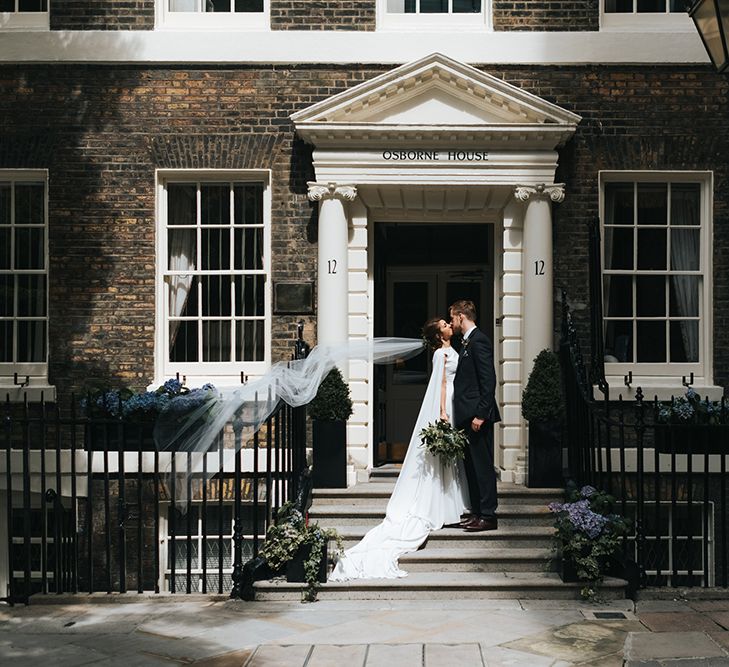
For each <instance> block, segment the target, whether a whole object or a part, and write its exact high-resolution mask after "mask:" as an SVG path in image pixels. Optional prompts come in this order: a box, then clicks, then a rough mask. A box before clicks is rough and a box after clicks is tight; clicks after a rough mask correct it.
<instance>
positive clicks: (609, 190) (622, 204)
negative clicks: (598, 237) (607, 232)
mask: <svg viewBox="0 0 729 667" xmlns="http://www.w3.org/2000/svg"><path fill="white" fill-rule="evenodd" d="M634 191H635V188H634V186H633V184H632V183H606V184H605V224H606V225H632V224H633V223H634V222H635V220H634V215H633V210H634V204H635V202H634V196H633V195H634Z"/></svg>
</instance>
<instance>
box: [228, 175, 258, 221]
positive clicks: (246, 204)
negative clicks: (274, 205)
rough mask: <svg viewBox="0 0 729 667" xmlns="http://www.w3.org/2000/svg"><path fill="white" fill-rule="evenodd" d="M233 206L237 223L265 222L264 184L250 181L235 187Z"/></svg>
mask: <svg viewBox="0 0 729 667" xmlns="http://www.w3.org/2000/svg"><path fill="white" fill-rule="evenodd" d="M233 197H234V201H233V206H234V210H235V219H234V221H233V224H236V225H261V224H263V186H262V185H261V184H260V183H248V184H245V185H241V184H238V185H235V186H234V187H233Z"/></svg>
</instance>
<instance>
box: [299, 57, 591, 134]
mask: <svg viewBox="0 0 729 667" xmlns="http://www.w3.org/2000/svg"><path fill="white" fill-rule="evenodd" d="M291 118H292V120H293V121H294V123H295V125H296V128H297V130H298V131H299V134H301V135H302V136H303V137H304V138H305V139H307V140H309V141H311V142H312V143H314V144H316V143H318V141H317V139H319V140H321V139H324V138H326V137H328V139H329V141H331V140H332V139H334V138H335V136H336V135H340V134H341V133H342V132H343V131H347V130H349V136H350V137H353V136H356V135H357V134H358V133H359V134H360V135H363V133H364V134H366V135H369V136H370V137H372V136H374V134H375V133H377V131H378V130H379V131H381V132H385V133H390V134H391V131H392V129H393V128H394V127H395V126H397V127H400V128H401V129H403V128H408V127H409V128H416V127H417V128H419V129H420V130H421V131H423V130H427V128H433V130H434V131H436V130H440V131H444V130H445V131H448V130H449V129H450V130H453V129H455V128H458V129H459V132H463V131H468V130H470V131H471V132H473V131H474V130H475V131H483V130H486V129H490V130H493V129H494V128H501V129H502V131H505V132H509V131H510V130H512V131H513V130H514V129H515V128H516V127H517V126H518V127H519V128H522V129H523V130H524V131H534V130H538V129H540V126H541V129H542V130H544V131H547V132H548V133H549V134H552V135H554V134H555V131H558V132H557V134H559V135H560V136H561V137H562V138H561V139H557V143H561V142H562V141H564V136H565V135H564V131H565V130H569V135H571V134H572V132H574V129H575V127H576V125H577V123H579V122H580V120H581V119H580V117H579V116H578V115H577V114H574V113H572V112H570V111H567V110H565V109H562V108H561V107H558V106H557V105H555V104H552V103H551V102H547V101H546V100H544V99H542V98H540V97H538V96H536V95H533V94H532V93H529V92H527V91H524V90H522V89H521V88H518V87H516V86H513V85H511V84H509V83H506V82H504V81H502V80H501V79H497V78H496V77H494V76H491V75H490V74H486V73H485V72H481V71H480V70H478V69H476V68H475V67H471V66H470V65H466V64H464V63H460V62H457V61H455V60H452V59H451V58H448V57H447V56H444V55H442V54H439V53H434V54H432V55H430V56H427V57H425V58H422V59H421V60H418V61H415V62H413V63H408V64H406V65H402V66H401V67H397V68H395V69H393V70H391V71H389V72H386V73H385V74H382V75H380V76H378V77H375V78H374V79H371V80H370V81H366V82H364V83H362V84H359V85H357V86H354V87H353V88H350V89H349V90H346V91H344V92H342V93H339V94H337V95H334V96H332V97H330V98H328V99H326V100H323V101H321V102H319V103H317V104H314V105H312V106H310V107H308V108H307V109H304V110H302V111H299V112H297V113H295V114H293V115H292V117H291ZM560 130H561V132H560Z"/></svg>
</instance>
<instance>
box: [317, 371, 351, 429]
mask: <svg viewBox="0 0 729 667" xmlns="http://www.w3.org/2000/svg"><path fill="white" fill-rule="evenodd" d="M308 412H309V416H310V417H311V418H312V419H319V420H321V421H347V419H349V418H350V416H351V415H352V398H351V396H350V393H349V387H348V386H347V383H346V382H345V381H344V378H343V377H342V373H341V371H340V370H339V369H338V368H333V369H332V370H331V371H329V374H328V375H327V376H326V377H325V378H324V380H323V382H322V383H321V385H319V391H317V392H316V396H315V397H314V400H313V401H312V402H311V403H309V409H308Z"/></svg>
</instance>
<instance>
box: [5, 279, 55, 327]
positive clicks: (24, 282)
mask: <svg viewBox="0 0 729 667" xmlns="http://www.w3.org/2000/svg"><path fill="white" fill-rule="evenodd" d="M0 284H1V283H0ZM45 314H46V277H45V276H23V275H20V276H18V315H20V316H25V317H45Z"/></svg>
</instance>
